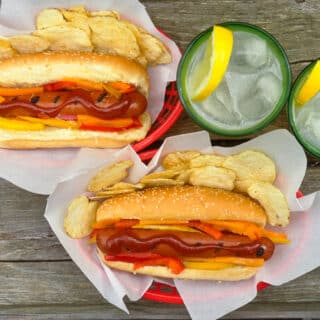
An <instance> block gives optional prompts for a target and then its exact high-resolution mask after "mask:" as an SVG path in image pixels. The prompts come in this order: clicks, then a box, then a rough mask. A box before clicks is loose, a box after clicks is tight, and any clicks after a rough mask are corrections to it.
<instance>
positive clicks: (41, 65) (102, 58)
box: [0, 52, 149, 96]
mask: <svg viewBox="0 0 320 320" xmlns="http://www.w3.org/2000/svg"><path fill="white" fill-rule="evenodd" d="M65 78H80V79H85V80H90V81H95V82H104V83H107V82H112V81H123V82H127V83H130V84H133V85H135V86H136V87H137V89H138V91H140V92H141V93H142V94H143V95H145V96H147V95H148V91H149V78H148V73H147V71H146V69H145V68H144V67H142V66H141V65H140V64H138V63H136V62H134V61H132V60H129V59H126V58H124V57H120V56H113V55H105V54H98V53H92V52H39V53H30V54H22V55H16V56H13V57H11V58H8V59H3V60H1V61H0V86H2V87H20V88H21V87H35V86H39V85H42V84H46V83H50V82H55V81H61V80H62V79H65Z"/></svg>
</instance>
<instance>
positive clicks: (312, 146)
mask: <svg viewBox="0 0 320 320" xmlns="http://www.w3.org/2000/svg"><path fill="white" fill-rule="evenodd" d="M317 63H320V62H317V61H314V62H312V63H311V64H309V65H308V66H307V67H306V68H305V69H304V70H302V72H301V73H300V74H299V75H298V77H297V79H296V80H295V82H294V85H293V87H292V90H291V93H290V98H289V103H288V116H289V123H290V127H291V129H292V131H293V133H294V134H295V136H296V137H297V139H298V140H299V142H300V143H301V144H302V145H303V146H304V148H305V149H306V150H307V151H309V152H310V153H311V154H313V155H315V156H316V157H320V91H319V90H318V91H317V93H316V94H315V95H314V96H312V97H311V98H310V99H309V100H308V101H307V102H306V103H304V104H303V105H300V104H298V103H297V96H298V94H299V92H300V90H301V89H302V87H303V86H304V85H305V83H306V81H307V79H308V77H309V76H310V74H311V71H312V70H313V68H314V67H315V66H316V64H317ZM319 73H320V72H319ZM317 78H318V79H317V80H316V81H317V83H316V85H317V87H320V84H319V83H318V81H319V78H320V74H318V77H317Z"/></svg>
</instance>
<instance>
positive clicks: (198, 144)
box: [45, 130, 320, 320]
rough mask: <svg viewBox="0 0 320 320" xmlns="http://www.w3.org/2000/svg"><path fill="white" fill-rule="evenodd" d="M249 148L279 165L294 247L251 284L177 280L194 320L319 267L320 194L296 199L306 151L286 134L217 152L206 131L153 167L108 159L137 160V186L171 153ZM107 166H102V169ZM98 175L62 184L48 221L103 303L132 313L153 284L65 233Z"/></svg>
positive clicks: (181, 142)
mask: <svg viewBox="0 0 320 320" xmlns="http://www.w3.org/2000/svg"><path fill="white" fill-rule="evenodd" d="M249 148H250V149H255V150H260V151H262V152H265V153H266V154H268V155H269V156H270V157H272V158H273V160H274V161H275V163H276V166H277V173H278V175H277V180H276V185H277V186H278V187H279V188H280V189H281V190H282V192H283V193H284V194H285V195H286V197H287V199H288V202H289V206H290V209H291V219H290V220H291V222H290V224H289V226H288V227H287V228H285V229H284V230H281V231H284V232H286V233H287V235H288V237H289V238H290V240H291V243H290V244H289V245H277V246H276V249H275V252H274V255H273V257H272V259H271V260H269V261H267V262H266V263H265V266H264V267H263V268H262V269H261V270H260V271H259V272H258V274H257V275H256V277H254V278H252V279H250V280H245V281H238V282H217V281H192V280H190V281H186V280H183V281H182V280H175V281H174V283H175V286H176V287H177V289H178V291H179V293H180V295H181V297H182V298H183V301H184V303H185V306H186V308H187V309H188V311H189V313H190V316H191V317H192V319H199V320H200V319H201V320H206V319H216V318H219V317H222V316H223V315H225V314H226V313H229V312H231V311H233V310H235V309H237V308H239V307H241V306H243V305H244V304H246V303H248V302H250V301H251V300H252V299H254V297H255V296H256V294H257V289H256V285H257V283H259V282H260V281H264V282H267V283H270V284H273V285H281V284H283V283H285V282H287V281H290V280H292V279H295V278H297V277H299V276H301V275H302V274H304V273H306V272H309V271H311V270H312V269H314V268H316V267H318V266H319V265H320V256H319V255H315V254H314V253H315V252H318V248H319V245H320V234H319V230H320V229H319V228H320V219H319V208H320V192H318V193H314V194H311V195H306V196H304V197H303V198H300V199H299V200H297V199H296V191H297V190H298V189H299V187H300V184H301V182H302V180H303V177H304V174H305V170H306V164H307V162H306V157H305V153H304V151H303V149H302V148H301V146H300V145H299V144H298V142H297V141H296V140H295V138H294V137H293V136H292V135H291V134H290V133H289V132H288V131H286V130H276V131H273V132H270V133H267V134H264V135H261V136H260V137H258V138H255V139H253V140H251V141H249V142H247V143H244V144H241V145H238V146H235V147H232V148H231V147H229V148H222V147H212V146H211V142H210V137H209V135H208V133H206V132H204V131H201V132H197V133H191V134H184V135H180V136H174V137H170V138H167V139H166V140H165V141H164V143H163V145H162V146H161V148H160V149H159V151H158V152H157V154H156V155H155V156H154V158H153V160H152V161H151V162H150V163H149V165H148V166H145V165H144V164H143V163H142V162H141V161H140V160H139V158H138V157H137V155H136V154H135V152H134V151H133V150H132V149H131V148H130V147H127V148H125V149H122V150H121V151H119V152H118V153H117V154H115V155H113V157H112V158H106V159H105V164H108V163H112V162H114V161H118V160H122V159H132V160H134V162H135V165H134V167H133V169H132V171H131V174H130V176H129V178H128V181H132V182H136V181H138V180H139V178H140V177H141V176H143V175H145V174H146V173H148V172H150V171H152V170H154V169H157V168H158V166H159V163H160V162H161V159H162V157H163V156H164V155H166V154H167V153H169V152H173V151H182V150H199V151H201V152H204V153H211V152H213V151H214V152H219V153H220V154H226V155H227V154H231V153H235V152H239V151H240V150H245V149H246V150H247V149H249ZM91 156H92V154H91ZM83 157H84V158H83ZM100 160H102V159H101V158H100ZM77 161H78V162H79V161H84V162H86V161H87V158H86V155H85V154H78V158H77ZM102 162H103V161H100V163H99V165H97V166H98V167H101V165H102ZM98 169H99V168H95V169H94V168H92V167H91V168H90V169H88V171H87V173H85V174H83V175H80V176H78V177H75V178H73V179H71V180H68V181H65V182H63V183H60V184H59V185H58V186H57V189H56V190H55V192H54V193H53V194H52V195H51V196H50V197H49V199H48V203H47V208H46V212H45V217H46V219H47V220H48V222H49V224H50V226H51V228H52V229H53V230H54V232H55V233H56V235H57V237H58V238H59V240H60V242H61V243H62V245H63V246H64V247H65V249H66V250H67V252H68V253H69V255H70V257H71V258H72V259H73V261H74V262H75V263H76V264H77V265H78V266H79V268H80V269H81V270H82V271H83V272H84V273H85V275H86V276H87V277H88V279H89V280H90V281H91V282H92V283H93V284H94V285H95V286H96V288H97V290H99V292H100V293H101V294H102V295H103V297H104V298H105V299H106V300H108V301H109V302H110V303H113V304H114V305H116V306H117V307H119V308H121V309H122V310H125V311H127V309H126V307H125V305H124V303H123V300H122V298H123V297H124V295H127V296H128V297H129V298H130V299H132V300H136V299H139V298H140V297H141V296H142V295H143V293H144V292H145V290H147V289H148V287H149V286H150V284H151V282H152V278H151V277H148V276H137V275H131V274H127V273H125V272H120V271H112V270H110V269H109V268H108V267H105V266H102V265H101V264H99V263H98V261H97V256H96V251H95V249H94V246H90V245H88V244H87V239H84V240H77V241H76V240H73V239H70V238H69V237H68V236H66V235H65V233H64V231H63V218H64V215H65V211H66V208H67V206H68V204H69V203H70V202H71V200H72V199H73V198H74V197H75V196H77V195H79V194H81V193H82V192H84V191H85V189H86V185H87V183H88V180H89V179H90V177H92V175H93V174H94V173H95V172H97V170H98Z"/></svg>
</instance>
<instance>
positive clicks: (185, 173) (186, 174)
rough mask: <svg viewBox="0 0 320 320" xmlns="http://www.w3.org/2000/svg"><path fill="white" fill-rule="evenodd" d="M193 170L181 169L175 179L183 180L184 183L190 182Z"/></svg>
mask: <svg viewBox="0 0 320 320" xmlns="http://www.w3.org/2000/svg"><path fill="white" fill-rule="evenodd" d="M191 172H192V169H184V170H181V171H180V172H179V174H178V175H177V176H176V177H175V180H177V181H182V182H183V183H189V179H190V174H191Z"/></svg>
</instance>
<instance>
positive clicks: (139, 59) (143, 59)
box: [134, 56, 148, 67]
mask: <svg viewBox="0 0 320 320" xmlns="http://www.w3.org/2000/svg"><path fill="white" fill-rule="evenodd" d="M134 60H135V61H137V62H138V63H140V64H141V65H142V66H143V67H146V66H147V65H148V61H147V59H146V57H144V56H139V57H136V58H135V59H134Z"/></svg>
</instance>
